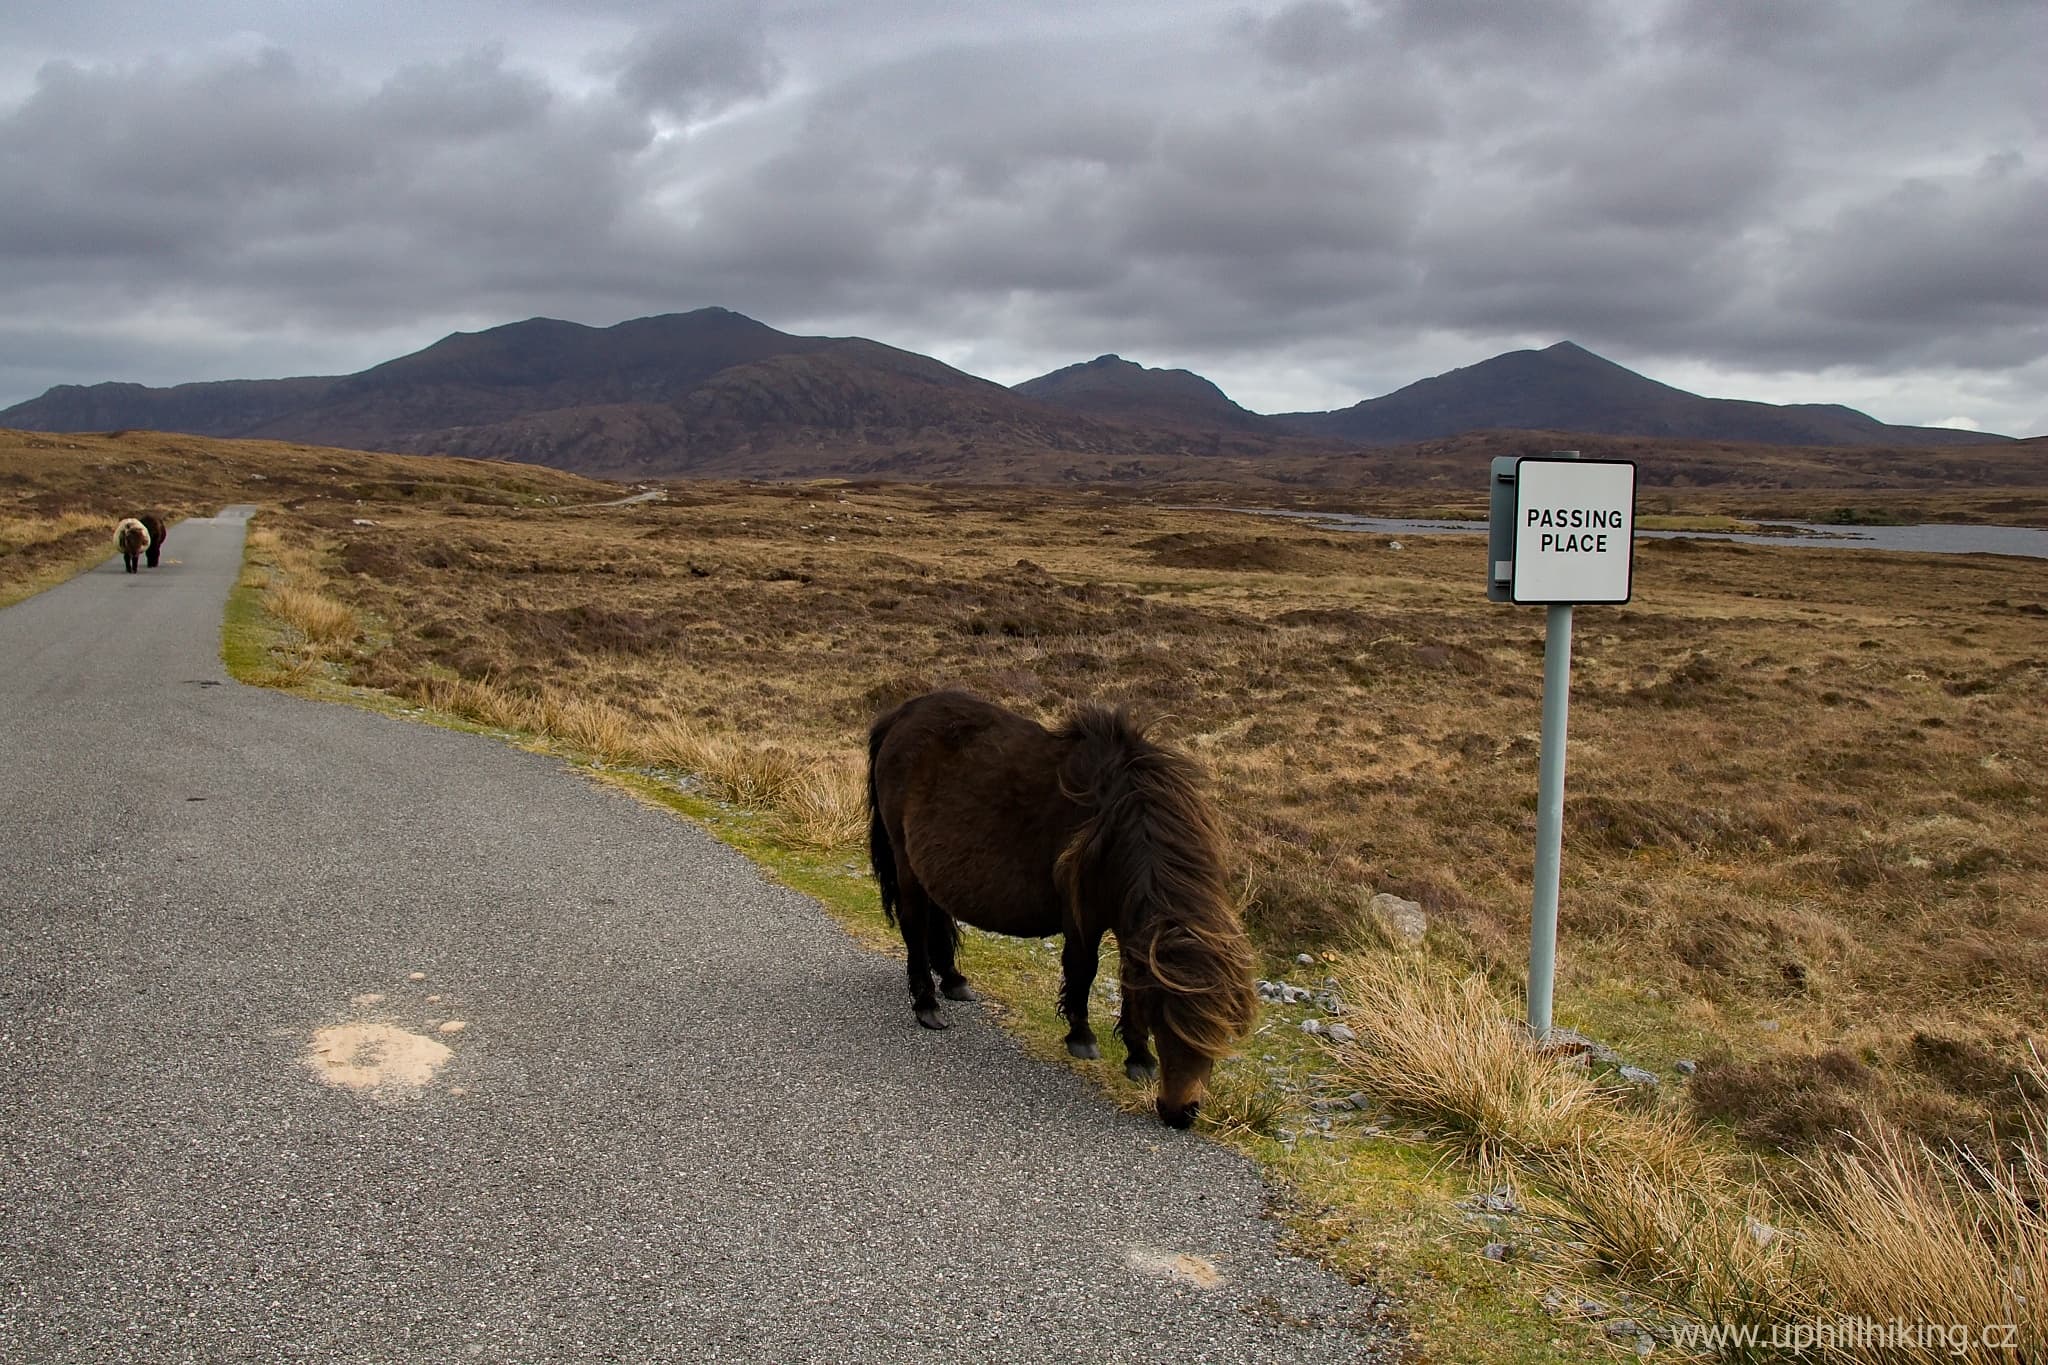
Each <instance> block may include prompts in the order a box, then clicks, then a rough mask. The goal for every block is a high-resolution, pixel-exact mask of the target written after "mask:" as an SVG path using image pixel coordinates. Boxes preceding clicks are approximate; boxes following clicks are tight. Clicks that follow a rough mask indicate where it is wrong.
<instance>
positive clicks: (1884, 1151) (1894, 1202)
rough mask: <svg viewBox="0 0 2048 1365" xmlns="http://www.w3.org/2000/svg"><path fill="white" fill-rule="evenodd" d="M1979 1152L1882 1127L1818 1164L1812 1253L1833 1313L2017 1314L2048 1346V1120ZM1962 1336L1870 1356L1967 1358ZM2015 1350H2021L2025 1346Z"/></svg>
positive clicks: (1809, 1214) (1963, 1321) (1928, 1317)
mask: <svg viewBox="0 0 2048 1365" xmlns="http://www.w3.org/2000/svg"><path fill="white" fill-rule="evenodd" d="M2032 1118H2033V1123H2032V1124H2031V1126H2030V1127H2029V1129H2028V1131H2027V1133H2026V1135H2025V1137H2024V1138H2023V1139H2022V1140H2021V1141H2019V1142H2018V1143H2017V1144H2015V1145H2014V1146H2012V1147H2010V1148H2001V1149H1995V1150H1994V1151H1993V1152H1992V1153H1991V1154H1990V1155H1988V1156H1977V1155H1973V1154H1970V1153H1967V1152H1963V1151H1959V1150H1954V1149H1951V1150H1949V1151H1946V1152H1939V1151H1934V1150H1931V1149H1929V1148H1928V1147H1926V1146H1925V1145H1924V1144H1921V1143H1916V1142H1913V1141H1911V1140H1910V1139H1907V1138H1904V1137H1902V1136H1900V1135H1899V1134H1896V1133H1888V1132H1881V1133H1879V1134H1878V1135H1877V1136H1876V1137H1874V1138H1872V1139H1870V1140H1868V1141H1866V1142H1865V1143H1863V1144H1862V1145H1861V1146H1860V1148H1858V1149H1857V1150H1855V1151H1852V1152H1837V1153H1830V1154H1828V1155H1827V1156H1825V1157H1822V1158H1820V1159H1819V1160H1818V1161H1816V1162H1815V1163H1814V1164H1813V1165H1812V1166H1811V1167H1810V1168H1809V1170H1808V1176H1809V1178H1808V1180H1807V1181H1806V1182H1805V1190H1804V1193H1805V1195H1806V1201H1807V1205H1808V1207H1807V1210H1806V1219H1805V1237H1804V1239H1803V1244H1802V1247H1801V1253H1800V1254H1801V1259H1802V1261H1803V1263H1804V1268H1805V1270H1806V1271H1807V1273H1808V1276H1809V1277H1810V1280H1811V1282H1812V1284H1813V1285H1814V1286H1815V1287H1816V1288H1817V1289H1819V1290H1820V1293H1819V1294H1818V1295H1817V1296H1816V1297H1817V1298H1819V1299H1821V1300H1822V1302H1824V1304H1825V1306H1826V1308H1827V1309H1829V1310H1831V1311H1832V1312H1833V1313H1835V1314H1837V1315H1840V1316H1845V1317H1853V1318H1862V1319H1867V1320H1869V1321H1873V1322H1894V1321H1900V1322H1911V1323H1929V1324H1940V1325H1955V1326H1963V1325H1969V1326H1971V1327H1976V1326H1979V1325H1984V1324H1993V1323H1999V1324H2010V1325H2011V1326H2012V1327H2013V1328H2014V1329H2015V1330H2016V1332H2017V1334H2018V1335H2017V1344H2021V1345H2023V1346H2025V1347H2027V1348H2028V1349H2031V1350H2035V1351H2039V1350H2043V1349H2048V1214H2044V1213H2043V1209H2042V1199H2043V1196H2044V1194H2048V1128H2044V1127H2043V1126H2042V1123H2041V1121H2042V1120H2043V1119H2048V1114H2044V1113H2043V1112H2042V1111H2040V1110H2039V1109H2036V1111H2035V1113H2034V1114H2033V1116H2032ZM1954 1345H1955V1343H1954V1342H1953V1341H1952V1340H1948V1339H1943V1340H1940V1341H1926V1342H1910V1343H1901V1344H1898V1345H1896V1346H1882V1347H1880V1348H1878V1349H1874V1350H1872V1349H1866V1350H1865V1351H1864V1352H1863V1353H1862V1354H1860V1355H1858V1356H1857V1357H1856V1358H1857V1359H1859V1360H1864V1361H1868V1362H1871V1365H1894V1363H1895V1362H1896V1365H1922V1363H1923V1362H1931V1361H1935V1360H1942V1359H1950V1360H1953V1359H1955V1358H1957V1356H1958V1354H1959V1353H1958V1352H1957V1351H1956V1350H1955V1349H1954ZM2011 1358H2014V1359H2020V1358H2031V1357H2022V1356H2020V1355H2018V1354H2015V1355H2013V1356H2012V1357H2011Z"/></svg>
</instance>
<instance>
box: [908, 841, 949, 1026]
mask: <svg viewBox="0 0 2048 1365" xmlns="http://www.w3.org/2000/svg"><path fill="white" fill-rule="evenodd" d="M896 875H897V887H898V893H899V895H900V897H901V899H900V901H899V903H898V905H897V915H896V918H897V924H898V927H900V928H901V929H902V930H903V952H904V957H905V958H906V959H907V960H906V961H905V963H904V972H905V974H906V975H907V976H908V977H909V979H910V1008H911V1009H912V1010H914V1011H915V1012H916V1014H917V1022H918V1023H920V1024H923V1025H924V1026H925V1027H926V1028H932V1029H942V1028H944V1027H946V1021H945V1020H943V1019H941V1018H939V999H938V996H937V994H936V993H935V992H934V991H933V990H932V940H933V937H934V921H935V920H936V919H937V918H938V917H939V916H942V915H944V914H945V913H946V912H945V911H943V910H941V909H939V907H938V906H936V905H934V904H932V898H931V897H930V896H928V895H926V894H925V889H924V887H923V886H922V885H920V884H919V882H918V880H917V878H916V877H914V876H912V875H910V869H908V868H906V867H903V866H901V865H899V866H898V867H897V869H896ZM946 963H947V966H948V967H950V966H951V965H952V958H951V955H950V953H949V954H948V956H947V958H946ZM955 975H958V973H957V972H956V973H955Z"/></svg>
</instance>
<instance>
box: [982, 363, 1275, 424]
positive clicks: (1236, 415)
mask: <svg viewBox="0 0 2048 1365" xmlns="http://www.w3.org/2000/svg"><path fill="white" fill-rule="evenodd" d="M1013 388H1014V390H1015V392H1017V393H1020V394H1023V395H1024V396H1025V397H1026V398H1032V399H1036V400H1037V401H1039V402H1041V403H1047V404H1050V405H1051V406H1053V407H1056V408H1064V409H1066V410H1067V411H1069V412H1080V413H1086V414H1088V415H1090V416H1094V417H1106V418H1110V419H1112V420H1116V421H1124V422H1131V423H1134V424H1144V425H1155V426H1166V427H1204V428H1222V429H1225V430H1232V431H1256V432H1264V433H1268V434H1279V433H1281V432H1282V431H1283V430H1284V428H1283V426H1282V425H1281V424H1280V423H1278V422H1276V421H1275V420H1274V419H1273V418H1270V417H1261V416H1260V415H1258V414H1257V413H1255V412H1249V411H1247V410H1246V409H1244V408H1241V407H1239V406H1238V405H1237V404H1235V403H1233V402H1231V401H1230V399H1229V398H1228V397H1227V396H1225V394H1224V392H1223V390H1221V389H1219V388H1217V387H1216V386H1215V385H1214V384H1213V383H1211V382H1210V381H1208V380H1206V379H1204V378H1202V376H1200V375H1198V374H1194V373H1192V372H1190V371H1188V370H1155V369H1148V368H1147V367H1145V366H1143V365H1139V364H1136V363H1135V362H1133V361H1129V360H1125V359H1124V358H1123V357H1122V356H1118V355H1102V356H1097V357H1096V358H1095V359H1093V360H1090V361H1085V362H1083V363H1082V364H1079V365H1069V366H1067V367H1066V368H1065V369H1060V370H1054V371H1053V372H1052V373H1050V374H1042V375H1040V376H1038V378H1036V379H1027V380H1025V381H1024V382H1023V383H1021V384H1017V385H1014V386H1013Z"/></svg>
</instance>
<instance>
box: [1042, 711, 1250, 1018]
mask: <svg viewBox="0 0 2048 1365" xmlns="http://www.w3.org/2000/svg"><path fill="white" fill-rule="evenodd" d="M1057 733H1058V735H1059V737H1060V738H1061V739H1062V740H1064V741H1066V742H1067V744H1068V746H1069V748H1068V753H1067V757H1066V760H1065V762H1064V763H1063V764H1062V765H1061V768H1060V789H1061V791H1062V792H1064V793H1065V794H1066V796H1067V798H1068V799H1069V800H1071V801H1074V802H1076V803H1078V804H1079V805H1080V806H1081V808H1082V810H1083V811H1085V812H1086V817H1085V819H1084V820H1083V822H1082V824H1081V826H1080V828H1079V829H1078V830H1077V831H1076V832H1075V833H1074V836H1073V838H1072V839H1071V840H1069V841H1068V844H1067V846H1066V848H1065V849H1064V850H1063V851H1062V852H1061V854H1060V856H1059V863H1058V866H1057V868H1056V869H1055V876H1056V878H1057V880H1058V882H1059V885H1060V889H1061V891H1062V893H1063V894H1064V895H1065V896H1067V897H1068V899H1069V900H1070V901H1072V900H1075V899H1076V898H1079V897H1087V898H1089V899H1090V900H1094V901H1096V902H1097V903H1098V904H1100V905H1102V906H1103V907H1104V908H1105V909H1107V910H1109V911H1110V913H1111V916H1112V918H1111V921H1110V924H1111V927H1112V928H1113V929H1115V931H1116V936H1117V943H1118V946H1119V948H1120V949H1121V954H1120V956H1121V958H1122V985H1123V989H1124V992H1125V993H1126V994H1129V993H1130V992H1132V991H1134V990H1147V989H1151V990H1156V991H1157V993H1158V994H1157V997H1156V999H1157V1001H1158V1007H1159V1020H1158V1022H1159V1024H1160V1025H1161V1026H1162V1027H1165V1028H1167V1029H1170V1030H1172V1032H1173V1033H1174V1034H1175V1035H1176V1036H1177V1037H1178V1038H1180V1040H1181V1041H1182V1042H1184V1043H1185V1044H1186V1045H1187V1046H1188V1047H1189V1048H1191V1049H1193V1050H1194V1051H1196V1052H1199V1053H1201V1054H1202V1055H1203V1056H1206V1057H1210V1058H1219V1057H1222V1056H1224V1055H1225V1054H1226V1053H1228V1052H1229V1051H1230V1050H1231V1048H1232V1046H1233V1045H1234V1044H1235V1043H1236V1041H1237V1040H1238V1039H1239V1038H1241V1037H1243V1036H1244V1035H1245V1034H1246V1033H1247V1032H1249V1031H1250V1029H1251V1026H1252V1021H1253V1019H1254V1016H1255V1015H1256V1013H1257V1009H1258V998H1257V995H1256V994H1255V992H1254V991H1253V989H1252V950H1251V943H1250V940H1248V939H1247V938H1246V936H1245V932H1244V926H1243V925H1242V924H1241V923H1240V922H1239V921H1238V917H1237V912H1236V908H1235V905H1234V903H1233V901H1232V898H1231V895H1230V888H1229V885H1228V883H1227V881H1226V879H1225V875H1224V870H1223V855H1222V848H1223V839H1222V834H1221V832H1220V830H1219V829H1218V828H1217V824H1216V817H1215V815H1214V813H1213V812H1212V811H1211V809H1210V806H1209V802H1208V800H1207V798H1206V797H1205V796H1204V794H1203V791H1202V781H1201V771H1200V769H1199V768H1197V767H1196V765H1195V764H1194V763H1193V761H1191V760H1190V759H1188V758H1186V757H1184V756H1182V755H1180V754H1177V753H1175V752H1173V751H1172V750H1170V749H1164V748H1161V747H1160V746H1159V745H1157V744H1154V743H1153V742H1152V741H1151V740H1149V739H1147V738H1146V737H1145V733H1144V731H1143V729H1142V728H1141V727H1139V726H1138V725H1137V724H1136V723H1135V722H1133V721H1132V719H1131V718H1130V715H1129V714H1128V713H1127V712H1126V711H1125V710H1124V709H1123V708H1122V707H1115V708H1111V707H1107V706H1100V705H1090V706H1084V707H1082V708H1081V709H1079V710H1077V711H1076V712H1074V714H1073V715H1071V716H1070V717H1068V719H1067V722H1066V724H1065V725H1064V726H1062V727H1061V728H1060V729H1059V731H1058V732H1057Z"/></svg>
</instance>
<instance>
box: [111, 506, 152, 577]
mask: <svg viewBox="0 0 2048 1365" xmlns="http://www.w3.org/2000/svg"><path fill="white" fill-rule="evenodd" d="M114 543H115V544H116V545H118V546H120V547H121V566H122V567H123V568H125V569H126V570H127V571H128V572H129V573H135V572H138V571H139V570H140V568H141V565H142V552H143V551H144V550H147V549H148V548H149V545H150V537H149V528H148V527H147V526H144V525H143V524H142V523H141V522H140V521H138V520H136V519H135V518H134V517H123V518H122V519H121V524H120V525H119V526H116V527H115V528H114Z"/></svg>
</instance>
